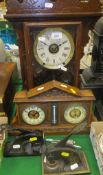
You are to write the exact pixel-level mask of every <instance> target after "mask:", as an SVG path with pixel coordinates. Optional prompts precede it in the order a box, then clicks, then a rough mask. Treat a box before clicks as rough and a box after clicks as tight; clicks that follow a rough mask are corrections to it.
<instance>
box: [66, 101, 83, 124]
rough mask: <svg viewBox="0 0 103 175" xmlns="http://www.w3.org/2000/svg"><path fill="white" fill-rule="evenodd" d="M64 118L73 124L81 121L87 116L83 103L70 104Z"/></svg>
mask: <svg viewBox="0 0 103 175" xmlns="http://www.w3.org/2000/svg"><path fill="white" fill-rule="evenodd" d="M64 118H65V120H66V121H67V122H69V123H72V124H77V123H80V122H82V121H83V120H84V119H85V118H86V109H85V108H84V107H83V106H82V105H81V104H73V105H69V106H68V107H67V108H66V110H65V112H64Z"/></svg>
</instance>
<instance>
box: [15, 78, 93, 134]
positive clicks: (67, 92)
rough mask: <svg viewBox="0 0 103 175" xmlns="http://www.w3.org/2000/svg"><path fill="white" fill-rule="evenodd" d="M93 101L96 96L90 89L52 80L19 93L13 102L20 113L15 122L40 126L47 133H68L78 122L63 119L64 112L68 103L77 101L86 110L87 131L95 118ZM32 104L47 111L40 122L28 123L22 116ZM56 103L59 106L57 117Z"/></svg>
mask: <svg viewBox="0 0 103 175" xmlns="http://www.w3.org/2000/svg"><path fill="white" fill-rule="evenodd" d="M94 100H95V97H94V95H93V94H92V92H91V91H90V90H79V89H78V88H76V87H72V86H70V85H68V84H64V83H61V82H58V81H55V80H53V81H50V82H47V83H45V84H42V85H40V86H37V87H35V88H33V89H31V90H29V91H26V90H23V91H21V92H17V93H16V95H15V97H14V102H15V103H16V106H17V113H16V117H15V118H14V119H13V122H12V124H13V125H14V126H16V127H19V128H24V129H30V130H33V129H40V130H43V131H44V132H45V133H47V134H48V133H49V134H51V133H52V134H54V133H58V134H59V133H68V132H69V131H70V130H71V129H72V128H73V127H74V126H76V125H77V124H78V123H70V122H67V121H66V120H65V119H64V112H65V110H66V108H67V107H68V106H69V105H71V106H73V105H75V104H78V105H82V106H83V108H85V110H86V117H85V118H84V119H83V120H82V121H81V122H83V121H86V122H87V128H85V131H86V130H88V128H89V126H90V123H91V121H92V120H93V114H92V103H93V101H94ZM32 105H37V106H39V107H40V108H41V109H42V110H43V111H44V113H45V119H44V120H43V121H42V122H41V123H40V124H36V125H32V124H28V123H26V122H24V120H23V119H22V113H23V111H24V110H25V109H26V108H28V107H30V106H32ZM53 106H55V108H56V110H55V111H54V113H55V116H54V117H53V110H52V109H53ZM74 108H75V107H74Z"/></svg>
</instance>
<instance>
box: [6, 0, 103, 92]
mask: <svg viewBox="0 0 103 175" xmlns="http://www.w3.org/2000/svg"><path fill="white" fill-rule="evenodd" d="M49 5H50V6H49ZM6 7H7V13H6V16H5V18H6V19H7V20H8V21H10V22H12V24H13V26H14V28H15V31H16V33H17V41H18V45H19V52H20V64H21V73H22V79H23V85H24V87H25V88H27V89H30V88H33V87H35V86H36V85H37V84H36V83H37V81H36V77H35V75H36V74H35V73H33V71H36V68H37V67H36V64H34V65H32V61H31V59H34V58H33V57H34V56H33V53H32V46H31V45H32V40H31V39H30V38H31V35H32V34H31V32H30V30H31V29H30V28H28V27H25V23H26V24H27V23H28V26H29V25H31V26H32V25H33V24H34V27H39V28H40V29H41V28H42V27H43V25H44V26H45V27H48V25H53V23H54V25H56V26H57V27H58V25H59V27H60V26H61V27H63V28H64V27H65V26H63V23H67V24H68V26H69V27H70V25H69V23H71V27H72V26H74V24H76V23H78V21H79V22H81V24H82V28H81V30H79V31H77V30H78V29H77V30H75V32H77V34H76V35H75V36H76V37H75V41H76V40H77V41H78V42H77V43H75V42H74V43H75V46H76V47H75V48H76V50H75V53H74V59H73V60H74V61H73V64H74V67H73V68H74V72H75V76H74V78H73V80H72V82H71V84H72V85H75V86H77V87H79V82H80V78H79V68H80V66H79V64H80V59H81V58H82V56H83V47H84V46H85V44H86V42H87V41H88V31H89V30H92V29H93V26H94V24H95V22H96V20H98V19H99V17H100V16H102V15H103V3H102V1H100V0H87V1H85V0H73V1H71V0H63V1H61V0H42V1H41V0H6ZM46 25H47V26H46ZM25 29H27V30H25ZM73 39H74V38H73ZM76 52H77V53H76ZM34 62H35V59H34ZM69 66H70V68H71V65H69ZM43 71H44V77H45V82H46V81H49V79H47V80H46V77H48V74H46V75H45V71H47V69H43ZM74 72H73V71H72V73H73V74H74ZM36 73H37V74H38V72H36ZM68 76H69V73H68ZM68 76H67V75H66V74H64V75H63V77H62V79H63V80H65V79H66V81H64V82H66V83H67V82H68V81H70V77H68ZM57 77H59V76H57ZM67 77H68V78H67ZM51 80H52V79H51ZM59 81H61V80H59ZM45 82H42V78H41V75H40V83H39V84H42V83H45Z"/></svg>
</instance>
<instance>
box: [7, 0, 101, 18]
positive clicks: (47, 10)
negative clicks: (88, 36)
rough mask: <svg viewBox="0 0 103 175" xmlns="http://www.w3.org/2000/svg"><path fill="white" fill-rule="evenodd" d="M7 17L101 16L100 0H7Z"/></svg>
mask: <svg viewBox="0 0 103 175" xmlns="http://www.w3.org/2000/svg"><path fill="white" fill-rule="evenodd" d="M6 6H7V16H8V17H10V15H13V16H15V15H17V16H18V17H23V16H25V15H26V16H27V15H28V14H29V17H30V16H32V17H33V15H34V16H35V15H36V16H43V15H44V16H46V15H47V14H49V16H53V15H61V16H63V15H69V16H70V15H71V16H79V15H81V16H82V15H86V16H88V15H94V16H95V15H99V14H101V13H102V6H101V2H100V0H6Z"/></svg>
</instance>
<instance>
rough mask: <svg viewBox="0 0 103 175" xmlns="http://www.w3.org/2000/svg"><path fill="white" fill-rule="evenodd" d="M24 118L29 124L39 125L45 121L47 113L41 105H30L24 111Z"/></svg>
mask: <svg viewBox="0 0 103 175" xmlns="http://www.w3.org/2000/svg"><path fill="white" fill-rule="evenodd" d="M22 119H23V120H24V122H25V123H27V124H29V125H38V124H41V123H42V122H43V121H44V119H45V113H44V111H43V110H42V109H41V108H40V107H39V106H36V105H32V106H28V107H27V108H25V109H24V110H23V112H22Z"/></svg>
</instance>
